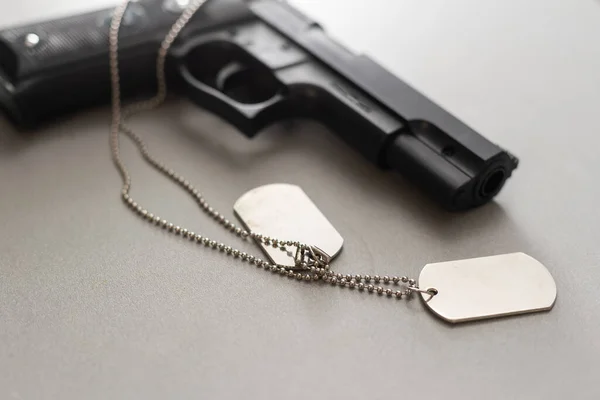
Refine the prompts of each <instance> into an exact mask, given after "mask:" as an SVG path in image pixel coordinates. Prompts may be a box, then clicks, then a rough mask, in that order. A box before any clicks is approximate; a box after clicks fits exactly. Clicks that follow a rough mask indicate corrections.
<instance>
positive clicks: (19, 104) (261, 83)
mask: <svg viewBox="0 0 600 400" xmlns="http://www.w3.org/2000/svg"><path fill="white" fill-rule="evenodd" d="M184 3H185V1H181V0H142V1H137V2H132V3H131V4H130V5H129V7H128V9H127V12H126V15H125V17H124V20H123V27H122V29H121V36H120V62H121V74H122V79H121V82H122V84H123V86H124V87H123V92H124V94H125V95H130V96H133V95H142V94H150V93H151V92H153V91H155V90H156V83H155V74H156V68H155V59H156V55H157V51H158V48H159V45H160V42H161V41H162V39H163V37H164V36H165V35H166V33H167V31H168V30H169V28H170V27H171V25H172V24H173V23H174V22H175V20H176V19H177V17H178V16H179V14H180V13H181V11H182V7H183V5H184ZM111 16H112V9H106V10H101V11H97V12H91V13H86V14H82V15H77V16H73V17H68V18H63V19H58V20H54V21H49V22H42V23H37V24H31V25H28V26H21V27H16V28H9V29H6V30H4V31H0V108H1V109H3V111H4V112H5V113H6V114H7V115H8V117H9V119H10V120H11V121H13V123H14V124H15V125H16V126H17V127H19V128H22V129H32V128H34V127H36V126H37V125H38V124H40V123H42V122H45V121H48V120H51V119H54V118H56V117H58V116H60V115H64V114H66V113H70V112H74V111H77V110H80V109H82V108H84V107H89V106H92V105H98V104H105V103H107V102H108V101H109V99H110V83H109V65H108V29H109V25H110V20H111ZM167 81H168V83H169V88H170V89H171V90H172V91H175V92H176V93H178V94H181V95H184V96H186V97H188V98H189V99H190V100H192V101H193V102H195V103H197V104H198V105H200V106H201V107H203V108H205V109H208V110H210V111H212V112H214V113H216V114H218V115H220V116H221V117H222V118H224V119H226V120H227V121H228V122H229V123H231V124H233V125H234V126H235V127H237V128H238V129H239V130H240V131H241V132H242V133H244V134H245V135H247V136H248V137H252V136H254V135H256V134H257V133H258V132H260V131H261V129H263V128H264V127H265V126H266V125H269V124H271V123H273V122H275V121H278V120H281V119H285V118H296V117H308V118H315V119H317V120H319V121H322V122H323V123H324V124H326V125H327V126H329V127H330V128H331V129H332V130H333V131H334V132H336V133H338V134H339V135H340V136H341V137H342V138H343V139H344V140H345V142H347V143H348V144H349V145H350V146H352V147H353V148H354V149H356V150H357V151H359V152H360V153H362V154H363V155H364V156H365V157H366V158H367V159H368V160H369V161H371V162H373V163H375V164H377V165H378V166H380V167H382V168H384V169H392V170H395V171H398V172H399V173H401V174H402V175H404V176H405V177H407V178H409V179H410V180H411V181H412V182H414V183H415V184H416V185H418V186H420V187H421V188H422V189H424V190H425V191H426V192H427V193H428V194H429V195H430V196H431V197H432V198H433V199H435V200H436V201H437V202H439V203H440V204H441V205H442V206H443V207H444V208H446V209H448V210H466V209H470V208H473V207H476V206H479V205H482V204H484V203H486V202H488V201H489V200H491V199H492V198H493V197H494V196H495V195H496V194H497V193H498V192H499V191H500V189H501V188H502V186H503V185H504V183H505V181H506V179H507V178H508V177H510V175H511V173H512V171H513V170H514V169H515V168H516V167H517V164H518V160H517V159H516V158H515V157H514V156H512V155H511V154H509V153H508V152H506V151H504V150H503V149H501V148H500V147H498V146H497V145H495V144H493V143H491V142H490V141H489V140H487V139H486V138H485V137H483V136H482V135H480V134H478V133H477V132H475V131H474V130H473V129H471V128H469V127H468V126H467V125H465V124H464V123H462V122H461V121H460V120H458V119H457V118H455V117H454V116H452V115H451V114H449V113H448V112H446V111H445V110H444V109H443V108H441V107H440V106H438V105H437V104H435V103H433V102H432V101H430V100H429V99H427V97H425V96H423V95H422V94H421V93H419V92H417V91H416V90H414V89H413V88H412V87H410V86H409V85H407V84H406V83H404V82H403V81H402V80H400V79H398V78H397V77H395V76H393V75H392V74H390V73H389V72H388V71H386V70H385V69H383V68H382V67H381V66H379V65H378V64H377V63H375V62H374V61H372V60H371V59H370V58H368V57H366V56H363V55H355V54H352V53H351V52H349V51H348V50H346V49H345V48H344V47H342V46H341V45H339V44H338V43H336V42H335V41H333V40H332V39H331V38H329V37H328V36H327V34H326V33H325V31H324V30H323V29H322V27H321V26H320V25H319V24H318V23H316V22H314V21H313V20H311V19H310V18H308V17H306V16H305V15H303V14H302V13H300V12H299V11H297V10H296V9H294V8H292V7H291V6H290V5H288V4H286V3H284V2H281V1H276V0H255V1H245V0H212V1H208V2H207V3H206V4H205V5H204V6H203V7H202V8H201V9H200V11H199V12H198V13H197V14H196V15H195V16H194V17H193V19H192V20H191V21H190V23H189V25H188V26H187V27H186V28H185V29H184V31H183V32H182V33H181V35H180V37H179V38H178V39H177V41H176V42H175V43H174V45H173V47H172V50H171V52H170V54H169V57H168V60H167Z"/></svg>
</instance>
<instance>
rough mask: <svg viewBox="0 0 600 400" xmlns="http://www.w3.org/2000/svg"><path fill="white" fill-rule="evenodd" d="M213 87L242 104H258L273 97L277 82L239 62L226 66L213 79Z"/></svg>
mask: <svg viewBox="0 0 600 400" xmlns="http://www.w3.org/2000/svg"><path fill="white" fill-rule="evenodd" d="M215 86H216V89H218V90H219V91H220V92H221V93H223V94H225V95H227V96H228V97H229V98H231V99H233V100H235V101H237V102H240V103H244V104H260V103H264V102H266V101H268V100H270V99H272V98H273V97H275V96H276V95H277V94H278V93H279V92H280V90H281V87H280V85H279V82H277V80H276V79H274V78H273V77H272V76H271V75H268V74H266V73H265V71H262V70H260V69H259V68H256V67H254V68H253V67H249V66H247V65H245V64H243V63H241V62H238V61H232V62H230V63H228V64H226V65H225V66H224V67H223V68H221V70H220V71H219V72H218V73H217V76H216V77H215Z"/></svg>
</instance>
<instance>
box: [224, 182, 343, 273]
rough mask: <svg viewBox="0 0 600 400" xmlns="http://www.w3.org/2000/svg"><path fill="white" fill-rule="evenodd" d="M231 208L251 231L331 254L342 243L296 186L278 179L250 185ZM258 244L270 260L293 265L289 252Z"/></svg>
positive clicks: (321, 214) (335, 251)
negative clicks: (271, 182)
mask: <svg viewBox="0 0 600 400" xmlns="http://www.w3.org/2000/svg"><path fill="white" fill-rule="evenodd" d="M233 210H234V212H235V214H236V215H237V217H238V218H239V219H240V220H241V221H242V223H243V224H244V225H245V227H246V229H248V230H249V231H251V232H255V233H259V234H262V235H266V236H270V237H272V238H275V239H278V240H292V241H299V242H300V243H304V244H307V245H310V246H316V247H318V248H319V249H321V250H323V251H324V252H325V253H327V255H328V256H330V257H331V258H333V257H335V256H336V255H337V254H338V253H339V252H340V250H341V249H342V245H343V243H344V239H343V238H342V236H341V235H340V234H339V233H338V231H337V230H336V229H335V228H334V227H333V225H331V223H330V222H329V221H328V220H327V218H325V216H324V215H323V213H321V211H320V210H319V209H318V208H317V206H316V205H315V204H314V203H313V202H312V201H311V199H310V198H309V197H308V196H307V195H306V193H304V191H303V190H302V189H301V188H300V187H299V186H295V185H289V184H283V183H279V184H272V185H266V186H261V187H258V188H256V189H252V190H250V191H249V192H247V193H245V194H244V195H242V197H240V198H239V199H238V201H237V202H236V203H235V205H234V206H233ZM259 246H260V247H261V248H262V250H263V251H264V252H265V253H266V254H267V256H268V257H269V259H270V260H271V261H272V262H274V263H276V264H279V265H284V266H289V267H293V266H294V265H295V264H294V254H293V252H285V251H282V250H280V249H276V248H273V247H271V246H266V245H264V244H262V243H259Z"/></svg>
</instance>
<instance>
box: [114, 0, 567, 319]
mask: <svg viewBox="0 0 600 400" xmlns="http://www.w3.org/2000/svg"><path fill="white" fill-rule="evenodd" d="M129 2H130V0H124V1H123V2H122V3H121V4H120V5H119V6H117V7H116V9H115V11H114V13H113V17H112V21H111V24H110V30H109V57H110V80H111V89H112V123H111V128H110V150H111V156H112V160H113V162H114V164H115V166H116V168H117V170H118V172H119V174H120V175H121V178H122V188H121V197H122V200H123V201H124V203H125V204H126V205H127V206H128V208H129V209H130V210H132V211H133V212H134V213H135V214H137V215H138V216H139V217H141V218H143V219H144V220H146V221H147V222H148V223H150V224H152V225H154V226H157V227H159V228H161V229H163V230H165V231H167V232H169V233H172V234H174V235H178V236H181V237H183V238H186V239H188V240H190V241H191V242H193V243H197V244H198V245H201V246H205V247H207V248H209V249H213V250H215V251H218V252H221V253H223V254H225V255H228V256H231V257H233V258H235V259H237V260H239V261H240V262H245V263H247V264H250V265H255V266H256V267H258V268H262V269H264V270H265V271H269V272H272V273H276V274H280V275H282V276H285V277H288V278H290V279H295V280H298V281H306V282H315V283H322V284H323V283H326V284H330V285H332V286H339V287H347V288H350V289H355V290H357V291H358V292H364V293H374V294H377V295H380V296H384V297H389V298H391V299H404V298H410V297H412V295H413V294H414V293H420V294H421V296H422V297H423V299H424V300H425V303H426V304H427V305H428V306H429V307H430V308H431V309H432V310H433V311H434V313H435V314H437V315H438V316H440V317H442V318H443V319H445V320H447V321H449V322H462V321H467V320H473V319H480V318H489V317H495V316H502V315H507V314H515V313H524V312H532V311H540V310H542V309H549V308H551V306H552V305H553V303H554V298H555V297H556V286H555V285H554V281H553V280H552V277H551V276H550V280H551V282H549V281H548V279H547V276H546V275H548V276H549V273H547V270H546V269H545V267H543V265H541V264H540V263H539V262H537V261H536V260H534V259H533V258H531V257H529V256H526V255H524V254H523V253H514V254H510V255H503V256H494V257H485V258H479V259H471V260H462V261H453V262H445V263H436V264H428V265H427V266H426V267H425V268H424V269H423V271H422V272H421V277H420V279H419V281H420V283H423V282H424V281H425V282H427V283H428V284H427V286H425V285H424V286H423V288H421V287H419V285H418V284H417V281H416V280H415V279H412V278H408V277H406V276H387V275H386V276H379V275H375V276H369V275H360V274H347V275H343V274H341V273H336V272H334V271H333V270H332V269H331V268H330V261H331V257H330V256H329V255H328V254H327V253H326V252H324V251H322V250H321V249H319V248H318V247H317V246H314V245H311V244H306V243H302V242H300V241H297V240H285V239H287V238H275V237H269V236H266V235H262V234H261V233H260V232H254V231H252V230H247V229H244V228H242V227H240V226H238V225H236V224H235V223H233V222H231V221H229V220H228V219H226V217H225V216H224V215H223V214H222V213H220V212H219V211H217V210H216V209H215V208H213V207H212V206H211V205H210V204H209V203H208V202H207V201H206V200H205V198H204V196H203V195H202V194H201V193H200V192H199V191H198V190H197V189H196V188H195V187H194V186H193V185H192V184H191V183H190V182H189V181H188V180H187V179H185V178H184V177H183V176H181V175H179V174H177V173H176V172H175V171H173V170H172V169H171V168H169V167H168V166H166V165H165V164H164V163H162V162H161V161H159V160H158V159H157V158H156V157H154V156H153V155H152V154H150V152H149V151H148V147H147V145H146V143H145V142H144V141H143V139H142V137H141V136H140V135H138V134H137V133H135V132H134V131H133V130H132V129H131V128H130V127H128V126H127V125H126V124H125V121H126V119H127V118H128V117H130V116H131V115H133V114H135V113H138V112H141V111H149V110H152V109H155V108H157V107H158V106H160V105H161V104H162V103H163V102H164V101H165V98H166V94H167V84H166V77H165V61H166V57H167V54H168V52H169V49H170V48H171V45H172V44H173V42H174V41H175V39H176V38H177V37H178V35H179V33H180V32H181V30H182V29H183V28H184V27H185V26H186V25H187V23H188V22H189V20H190V19H191V18H192V16H193V15H194V14H195V13H196V11H197V10H198V9H200V7H201V6H202V5H203V4H204V3H205V2H206V0H192V1H191V2H190V4H189V5H188V7H187V8H186V9H185V10H184V11H183V12H182V14H181V15H180V16H179V18H178V19H177V21H176V22H175V23H174V24H173V26H172V27H171V29H170V30H169V32H168V33H167V35H166V37H165V38H164V40H163V41H162V43H161V45H160V48H159V49H158V55H157V59H156V78H157V87H158V90H157V93H156V95H155V96H154V97H152V98H151V99H148V100H144V101H140V102H137V103H134V104H131V105H129V106H127V107H122V102H121V83H120V73H119V30H120V27H121V23H122V20H123V17H124V15H125V11H126V9H127V6H128V5H129ZM121 133H123V134H125V135H126V136H128V137H129V138H130V139H131V140H132V141H133V143H134V144H135V145H136V147H137V149H138V150H139V152H140V154H141V156H142V158H143V159H144V160H145V161H146V162H147V163H148V164H149V165H150V166H151V167H153V168H154V169H155V170H157V171H158V172H160V173H161V174H163V175H164V176H166V177H167V178H168V179H169V180H171V181H172V182H174V183H175V184H177V185H178V186H179V187H180V188H181V189H183V190H184V191H185V192H186V193H187V194H189V195H190V196H191V197H192V198H193V199H194V200H195V202H196V203H197V204H198V206H199V207H200V209H201V210H202V211H203V212H204V213H206V214H207V215H209V216H210V217H212V218H213V219H214V220H215V221H216V222H217V223H218V224H220V225H221V226H223V227H224V228H225V229H227V230H228V231H230V232H231V233H232V234H233V235H235V236H237V237H239V238H240V239H242V240H254V241H255V242H256V243H257V244H259V245H262V246H263V249H264V248H265V247H272V248H274V249H279V250H281V251H283V252H286V253H288V254H293V264H292V265H291V266H290V265H282V264H278V263H275V262H269V261H267V260H264V259H262V258H260V257H255V256H253V255H250V254H247V253H245V252H243V251H240V250H238V249H236V248H234V247H232V246H229V245H226V244H223V243H219V242H217V241H215V240H212V239H210V238H208V237H206V236H204V235H201V234H198V233H195V232H192V231H190V230H188V229H186V228H184V227H180V226H177V225H175V224H173V223H172V222H169V221H167V220H166V219H163V218H162V217H160V216H158V215H156V214H154V213H151V212H150V211H149V210H147V209H146V208H144V207H142V206H141V205H140V204H139V203H138V202H136V201H135V200H134V199H133V197H132V196H131V195H130V189H131V175H130V174H129V171H128V169H127V167H126V165H125V163H124V161H123V159H122V157H121V152H120V144H119V139H120V135H121ZM506 257H509V258H510V260H509V261H508V262H507V259H506ZM523 257H525V258H523ZM511 260H512V261H511ZM446 264H451V265H446ZM475 264H476V265H479V266H481V265H483V266H484V269H485V270H486V271H487V272H486V274H485V279H487V281H489V282H488V285H481V284H480V285H479V286H481V290H483V291H487V294H484V295H485V297H487V299H486V300H485V301H484V302H483V303H486V304H487V303H489V297H490V295H491V296H492V297H494V292H493V291H494V290H495V286H494V285H491V282H496V281H498V280H500V281H504V280H508V279H509V278H510V277H511V276H513V275H512V274H513V272H514V271H512V270H511V267H510V265H512V266H513V268H514V267H518V268H519V269H523V268H529V269H531V270H536V268H537V270H536V271H538V272H539V273H538V275H540V276H541V277H542V278H541V279H542V280H544V279H545V280H544V282H547V285H546V287H547V288H548V290H546V291H545V292H544V293H542V294H541V295H540V294H538V296H534V297H536V298H537V303H535V304H534V302H532V301H531V300H530V301H529V302H527V301H525V300H523V299H521V300H520V301H519V302H517V305H516V306H515V305H510V304H509V305H507V304H506V302H505V301H502V300H501V298H502V297H504V296H506V293H502V292H500V293H498V296H497V297H498V300H497V301H496V303H499V302H500V303H502V304H503V307H504V308H503V309H498V307H497V306H494V305H489V306H488V307H487V309H486V310H483V311H482V310H479V309H477V307H479V308H481V304H478V303H481V301H479V300H477V298H475V299H472V297H473V295H474V294H473V290H472V289H471V286H472V283H473V282H477V281H479V282H481V276H477V275H478V274H479V275H481V273H480V272H477V271H475V275H476V276H471V275H473V271H474V269H473V268H474V267H473V266H474V265H475ZM499 264H502V265H503V268H502V270H501V269H500V267H498V265H499ZM507 264H510V265H509V266H508V267H507V266H506V265H507ZM540 266H541V268H542V269H543V270H541V269H540ZM479 269H480V270H481V267H480V268H479ZM457 270H459V271H460V272H461V273H456V271H457ZM444 271H450V272H451V271H455V272H454V273H453V275H452V276H445V275H447V273H446V272H444ZM469 271H471V275H469ZM544 271H545V272H546V274H544ZM462 272H464V273H462ZM440 277H441V278H440ZM511 280H512V281H514V279H511ZM430 283H431V284H430ZM496 286H497V285H496ZM538 286H539V285H538ZM542 286H544V285H542ZM552 286H553V287H554V297H552V293H551V292H552V291H551V290H550V289H551V287H552ZM446 287H447V288H449V290H447V289H446ZM523 291H524V292H531V291H532V287H531V285H527V286H525V287H524V288H523ZM452 293H454V294H455V295H458V297H459V298H458V300H457V299H456V298H453V297H452V296H448V294H452ZM444 294H446V296H445V297H444V296H443V295H444ZM438 297H439V298H441V299H442V300H440V301H439V302H438V301H437V298H438ZM465 297H467V298H469V299H471V301H470V303H471V304H472V305H471V306H470V307H467V306H465V304H464V298H465ZM475 297H476V296H475ZM529 297H531V296H530V295H529ZM541 297H544V301H541V300H540V298H541ZM461 299H463V300H461ZM550 299H551V300H552V301H551V302H550ZM461 301H462V302H461ZM436 302H437V303H439V304H437V303H436ZM542 303H543V304H542ZM494 307H496V308H494ZM515 307H516V308H515ZM484 308H485V307H484ZM501 308H502V307H501ZM457 310H458V311H459V312H458V314H457ZM459 314H460V315H459Z"/></svg>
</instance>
